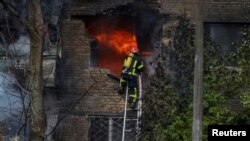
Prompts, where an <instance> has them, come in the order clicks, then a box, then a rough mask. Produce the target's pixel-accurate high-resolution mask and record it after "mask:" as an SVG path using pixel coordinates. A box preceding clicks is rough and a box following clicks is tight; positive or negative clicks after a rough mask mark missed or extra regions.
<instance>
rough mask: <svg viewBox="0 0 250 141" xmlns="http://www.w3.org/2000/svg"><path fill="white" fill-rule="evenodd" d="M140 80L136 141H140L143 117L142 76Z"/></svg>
mask: <svg viewBox="0 0 250 141" xmlns="http://www.w3.org/2000/svg"><path fill="white" fill-rule="evenodd" d="M138 79H139V97H138V104H137V109H138V111H137V120H136V131H137V136H136V141H138V140H139V138H138V135H139V134H140V131H141V127H140V124H141V119H140V118H141V115H142V79H141V75H139V77H138Z"/></svg>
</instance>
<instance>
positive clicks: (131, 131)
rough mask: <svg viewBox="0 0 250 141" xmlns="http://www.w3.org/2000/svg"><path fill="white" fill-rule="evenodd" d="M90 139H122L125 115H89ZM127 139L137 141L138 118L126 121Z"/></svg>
mask: <svg viewBox="0 0 250 141" xmlns="http://www.w3.org/2000/svg"><path fill="white" fill-rule="evenodd" d="M89 121H90V126H89V141H121V140H122V127H123V117H107V116H91V117H89ZM126 126H127V127H126V129H127V131H126V136H125V141H136V136H137V135H136V133H137V132H136V120H135V119H129V121H128V122H127V123H126Z"/></svg>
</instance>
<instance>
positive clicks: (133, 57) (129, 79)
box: [119, 47, 144, 109]
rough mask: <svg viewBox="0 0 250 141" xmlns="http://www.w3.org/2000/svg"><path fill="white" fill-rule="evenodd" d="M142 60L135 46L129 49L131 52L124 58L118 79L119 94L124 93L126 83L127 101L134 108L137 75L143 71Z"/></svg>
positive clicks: (136, 98) (136, 99)
mask: <svg viewBox="0 0 250 141" xmlns="http://www.w3.org/2000/svg"><path fill="white" fill-rule="evenodd" d="M143 67H144V66H143V61H142V58H141V56H140V54H139V50H138V48H137V47H133V48H132V49H131V53H130V54H129V56H128V57H127V58H126V59H125V60H124V64H123V69H122V73H121V79H120V91H119V93H120V94H124V93H125V91H126V87H127V85H128V94H129V100H128V102H129V103H130V104H131V107H132V108H133V109H134V108H135V106H136V103H137V101H138V75H139V74H140V73H141V72H142V71H143Z"/></svg>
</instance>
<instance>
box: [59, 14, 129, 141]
mask: <svg viewBox="0 0 250 141" xmlns="http://www.w3.org/2000/svg"><path fill="white" fill-rule="evenodd" d="M89 62H90V40H89V38H88V36H87V35H86V33H85V25H84V22H83V21H81V20H69V19H65V21H64V22H63V25H62V59H61V60H58V64H57V73H56V74H57V76H56V85H57V87H58V89H59V97H60V113H59V119H60V118H61V117H64V116H65V115H66V118H65V119H64V120H63V121H62V122H61V123H60V125H59V127H58V128H57V131H56V140H60V141H69V140H70V141H87V140H88V128H89V122H88V116H89V115H111V114H112V115H122V114H123V113H122V112H123V108H124V107H123V106H124V98H123V97H122V96H120V95H119V94H118V89H119V83H118V82H117V81H115V80H112V79H111V78H109V77H108V76H107V74H108V73H109V70H107V69H101V68H90V67H89V66H90V65H89Z"/></svg>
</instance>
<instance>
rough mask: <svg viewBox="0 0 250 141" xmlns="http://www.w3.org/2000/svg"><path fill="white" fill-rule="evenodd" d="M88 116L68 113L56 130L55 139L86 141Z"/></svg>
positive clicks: (58, 140)
mask: <svg viewBox="0 0 250 141" xmlns="http://www.w3.org/2000/svg"><path fill="white" fill-rule="evenodd" d="M88 127H89V123H88V117H86V116H73V115H69V116H68V117H67V118H65V119H64V120H63V122H62V124H59V126H58V128H57V131H56V137H55V140H56V141H87V140H88Z"/></svg>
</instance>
